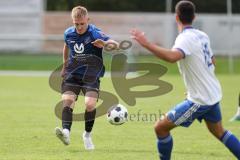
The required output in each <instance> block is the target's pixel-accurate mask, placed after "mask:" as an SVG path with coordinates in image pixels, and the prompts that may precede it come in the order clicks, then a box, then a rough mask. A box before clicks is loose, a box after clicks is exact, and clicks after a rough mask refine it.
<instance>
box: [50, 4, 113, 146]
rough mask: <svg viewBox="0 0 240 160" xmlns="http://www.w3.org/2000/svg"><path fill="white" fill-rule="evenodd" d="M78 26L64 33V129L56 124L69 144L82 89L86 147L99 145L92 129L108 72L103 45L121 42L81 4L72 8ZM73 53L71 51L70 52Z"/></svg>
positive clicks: (73, 18) (64, 141) (60, 136)
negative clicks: (96, 23) (91, 20)
mask: <svg viewBox="0 0 240 160" xmlns="http://www.w3.org/2000/svg"><path fill="white" fill-rule="evenodd" d="M71 16H72V21H73V24H74V26H72V27H69V28H68V29H66V31H65V32H64V40H65V43H64V47H63V68H62V71H61V75H62V77H63V82H62V103H63V111H62V128H59V127H56V129H55V132H56V136H57V137H58V138H59V139H60V140H61V141H62V142H63V143H64V144H65V145H68V144H69V143H70V130H71V125H72V119H73V114H72V112H73V108H74V104H75V101H76V100H77V97H78V95H79V94H80V92H81V91H82V93H83V94H84V96H85V106H86V111H85V115H84V119H85V131H84V132H83V135H82V138H83V142H84V147H85V149H86V150H93V149H94V148H95V146H94V144H93V142H92V138H91V131H92V128H93V125H94V120H95V115H96V109H95V106H96V103H97V99H98V93H99V86H100V78H101V77H102V76H103V75H104V65H103V60H102V50H103V47H104V46H105V45H106V44H108V43H111V44H115V46H117V45H118V43H117V42H116V41H114V40H111V39H110V38H109V37H108V36H106V35H105V34H104V33H103V32H102V31H101V30H100V29H98V28H97V27H96V26H94V25H92V24H88V21H89V17H88V11H87V9H86V8H85V7H82V6H77V7H74V8H73V9H72V14H71ZM69 52H70V54H69Z"/></svg>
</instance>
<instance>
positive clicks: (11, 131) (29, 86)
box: [0, 74, 240, 160]
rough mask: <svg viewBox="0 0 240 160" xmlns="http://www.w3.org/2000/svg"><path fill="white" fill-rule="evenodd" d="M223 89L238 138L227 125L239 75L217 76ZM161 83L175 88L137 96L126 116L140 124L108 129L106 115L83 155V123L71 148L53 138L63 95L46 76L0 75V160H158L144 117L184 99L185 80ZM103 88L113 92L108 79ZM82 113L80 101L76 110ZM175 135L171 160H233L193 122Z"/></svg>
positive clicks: (173, 77) (233, 108) (150, 124)
mask: <svg viewBox="0 0 240 160" xmlns="http://www.w3.org/2000/svg"><path fill="white" fill-rule="evenodd" d="M218 77H219V79H220V82H221V84H222V88H223V94H224V96H223V100H222V103H221V104H222V113H223V123H224V126H225V127H226V128H227V129H229V130H231V131H232V132H233V133H234V134H235V135H237V136H238V137H239V138H240V130H239V125H240V123H238V122H234V123H233V122H229V119H230V118H231V117H232V116H233V115H234V114H235V112H236V109H237V97H238V94H239V82H240V75H229V74H220V75H218ZM162 79H164V80H166V81H168V82H170V83H171V84H173V87H174V89H173V90H172V91H171V92H170V93H168V94H166V95H163V96H159V97H153V98H139V99H137V104H136V106H134V107H129V106H127V105H126V104H125V103H124V102H123V101H122V100H120V102H121V103H122V104H124V105H126V106H127V107H128V110H129V114H130V115H131V114H132V115H133V114H137V113H138V112H141V114H142V117H139V119H140V120H139V121H137V120H136V119H135V120H134V121H128V122H127V123H126V124H124V125H121V126H112V125H110V124H109V123H108V122H107V121H106V116H103V117H100V118H97V120H96V123H95V127H94V130H93V131H94V132H93V141H94V143H95V146H96V149H95V150H94V151H92V152H88V151H85V150H84V148H83V143H82V139H81V134H82V132H83V129H84V124H83V122H74V123H73V127H72V133H71V144H70V146H67V147H66V146H64V145H63V144H62V143H60V141H59V140H58V139H57V138H56V137H55V134H54V128H55V127H56V126H57V125H58V126H59V125H60V124H61V123H60V121H59V120H58V119H57V118H56V117H55V115H54V106H55V104H56V103H57V102H58V101H59V100H60V98H61V96H60V94H58V93H57V92H55V91H53V90H51V88H50V87H49V85H48V77H14V76H0V86H1V87H0V88H1V89H0V97H1V100H0V159H1V160H157V159H158V154H157V149H156V138H155V135H154V132H153V125H154V122H153V121H150V120H149V121H148V122H146V121H145V120H144V119H143V116H144V114H145V115H149V114H153V113H158V112H159V111H161V112H167V111H168V110H169V109H170V108H171V107H172V106H174V105H175V104H177V103H179V102H181V101H182V100H183V99H184V87H183V82H182V80H181V78H180V76H179V75H167V74H166V75H165V76H163V77H162ZM101 88H102V90H104V91H109V92H112V93H115V91H114V90H113V88H112V87H111V81H110V79H109V78H104V79H103V80H102V85H101ZM82 111H83V103H82V99H81V98H80V99H79V101H78V102H77V104H76V110H75V112H76V113H77V112H82ZM172 135H173V137H174V149H173V155H172V159H173V160H234V159H235V158H234V157H233V156H232V155H231V153H230V152H229V151H228V150H227V149H225V147H224V145H222V144H221V143H220V142H219V141H217V140H216V139H215V138H213V136H212V135H210V133H208V132H207V129H206V127H205V125H204V123H202V124H199V123H198V122H197V121H195V122H194V124H193V125H192V126H191V127H190V128H188V129H185V128H177V129H175V130H174V131H173V132H172Z"/></svg>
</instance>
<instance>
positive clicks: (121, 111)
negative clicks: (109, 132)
mask: <svg viewBox="0 0 240 160" xmlns="http://www.w3.org/2000/svg"><path fill="white" fill-rule="evenodd" d="M127 116H128V111H127V108H126V107H124V106H123V105H121V104H116V105H113V106H112V107H111V108H110V109H109V110H108V112H107V120H108V122H109V123H111V124H112V125H121V124H123V123H125V122H126V121H127Z"/></svg>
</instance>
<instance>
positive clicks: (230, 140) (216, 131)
mask: <svg viewBox="0 0 240 160" xmlns="http://www.w3.org/2000/svg"><path fill="white" fill-rule="evenodd" d="M206 124H207V127H208V129H209V131H210V132H211V133H212V134H213V135H214V136H215V137H216V138H217V139H219V140H220V141H221V142H222V143H223V144H224V145H225V146H226V147H227V148H228V149H229V150H230V151H231V152H232V153H233V155H234V156H235V157H236V158H238V160H240V142H239V140H238V139H237V137H235V136H234V135H233V134H232V133H231V132H230V131H228V130H225V129H224V128H223V126H222V123H221V121H220V122H217V123H212V122H209V121H206Z"/></svg>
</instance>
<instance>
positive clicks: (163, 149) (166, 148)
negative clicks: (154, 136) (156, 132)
mask: <svg viewBox="0 0 240 160" xmlns="http://www.w3.org/2000/svg"><path fill="white" fill-rule="evenodd" d="M157 147H158V152H159V158H160V160H170V159H171V153H172V148H173V139H172V136H171V135H169V136H167V137H164V138H160V137H158V141H157Z"/></svg>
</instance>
